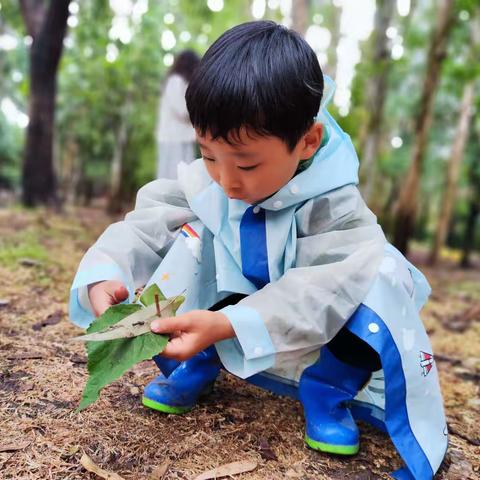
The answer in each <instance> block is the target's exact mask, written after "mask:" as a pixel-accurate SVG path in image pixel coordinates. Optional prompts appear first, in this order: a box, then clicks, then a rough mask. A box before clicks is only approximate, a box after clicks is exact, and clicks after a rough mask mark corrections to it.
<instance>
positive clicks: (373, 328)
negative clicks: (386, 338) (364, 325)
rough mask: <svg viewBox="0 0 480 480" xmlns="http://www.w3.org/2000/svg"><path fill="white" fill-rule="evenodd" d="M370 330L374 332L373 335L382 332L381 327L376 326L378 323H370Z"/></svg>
mask: <svg viewBox="0 0 480 480" xmlns="http://www.w3.org/2000/svg"><path fill="white" fill-rule="evenodd" d="M368 329H369V330H370V331H371V332H372V333H378V331H379V330H380V327H379V326H378V325H377V324H376V323H370V324H369V325H368Z"/></svg>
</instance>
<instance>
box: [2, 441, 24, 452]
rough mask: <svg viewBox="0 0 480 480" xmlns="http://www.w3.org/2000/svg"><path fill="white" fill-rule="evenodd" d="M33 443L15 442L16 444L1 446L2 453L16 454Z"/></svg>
mask: <svg viewBox="0 0 480 480" xmlns="http://www.w3.org/2000/svg"><path fill="white" fill-rule="evenodd" d="M30 443H31V442H29V441H26V442H15V443H5V444H3V445H0V452H16V451H17V450H23V449H24V448H27V447H28V446H29V445H30Z"/></svg>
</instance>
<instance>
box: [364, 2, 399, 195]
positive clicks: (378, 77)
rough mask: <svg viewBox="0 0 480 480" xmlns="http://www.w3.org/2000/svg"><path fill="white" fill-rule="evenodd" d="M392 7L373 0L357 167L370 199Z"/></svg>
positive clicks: (378, 138)
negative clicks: (363, 133) (364, 128)
mask: <svg viewBox="0 0 480 480" xmlns="http://www.w3.org/2000/svg"><path fill="white" fill-rule="evenodd" d="M394 9H395V1H394V0H378V1H377V10H376V12H375V28H374V34H373V35H374V37H373V42H374V46H373V58H372V63H373V65H374V69H375V75H374V76H373V77H372V78H371V79H370V81H369V82H368V84H367V111H368V112H370V115H369V118H368V121H367V135H366V138H365V143H364V145H363V148H362V157H361V166H362V168H361V170H360V177H361V184H363V189H362V190H363V194H364V197H365V199H366V200H367V202H368V201H369V200H370V199H371V196H372V192H373V188H374V185H375V170H376V168H375V161H376V160H377V159H378V156H379V152H380V144H381V140H382V133H383V132H382V119H383V109H384V105H385V98H386V94H387V83H388V75H389V73H390V69H391V65H392V61H391V58H390V50H389V48H388V38H387V28H388V27H389V25H390V22H391V20H392V17H393V12H394Z"/></svg>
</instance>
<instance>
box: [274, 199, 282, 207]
mask: <svg viewBox="0 0 480 480" xmlns="http://www.w3.org/2000/svg"><path fill="white" fill-rule="evenodd" d="M282 205H283V202H282V201H281V200H277V201H276V202H273V208H280V207H281V206H282Z"/></svg>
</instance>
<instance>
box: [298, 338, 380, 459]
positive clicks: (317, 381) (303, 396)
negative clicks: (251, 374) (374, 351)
mask: <svg viewBox="0 0 480 480" xmlns="http://www.w3.org/2000/svg"><path fill="white" fill-rule="evenodd" d="M370 375H371V372H370V371H368V370H364V369H361V368H356V367H353V366H350V365H348V364H346V363H343V362H341V361H340V360H338V359H337V358H336V357H335V356H334V355H333V353H332V352H331V351H330V350H329V349H328V348H327V347H324V348H322V350H321V353H320V359H319V360H318V361H317V362H316V363H314V364H313V365H311V366H310V367H308V368H306V369H305V370H304V371H303V373H302V376H301V378H300V383H299V397H300V401H301V402H302V404H303V408H304V414H305V422H306V431H305V442H306V444H307V445H308V446H309V447H310V448H313V449H314V450H320V451H322V452H328V453H336V454H339V455H354V454H356V453H357V452H358V447H359V432H358V427H357V425H356V423H355V421H354V420H353V417H352V414H351V413H350V410H349V408H348V406H347V402H349V401H351V400H353V398H354V397H355V396H356V395H357V393H358V391H359V390H360V389H361V388H362V387H363V386H364V385H365V383H366V382H367V380H368V379H369V378H370Z"/></svg>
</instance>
